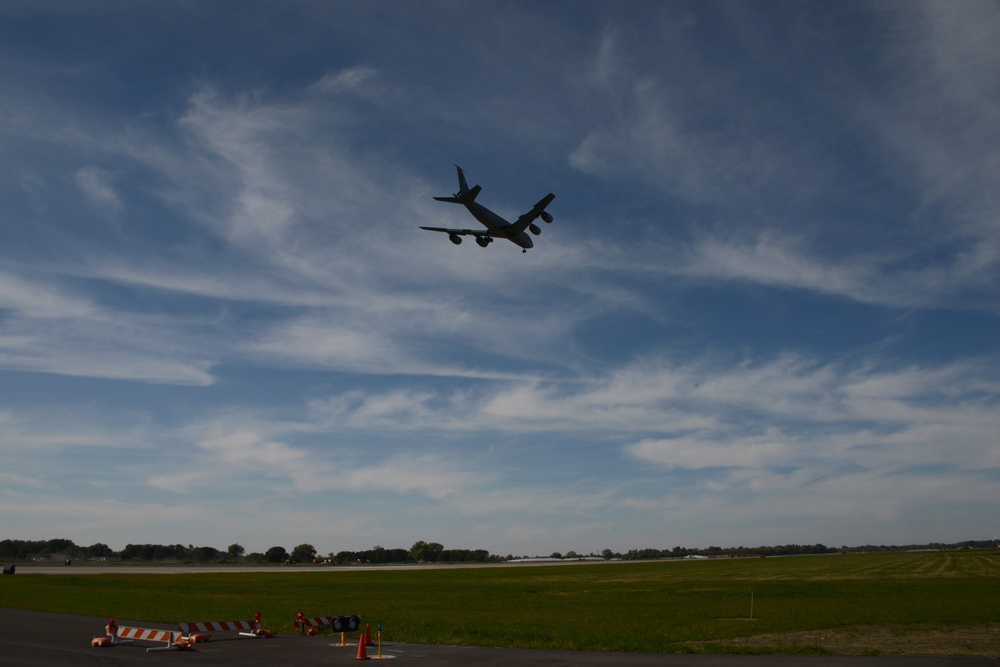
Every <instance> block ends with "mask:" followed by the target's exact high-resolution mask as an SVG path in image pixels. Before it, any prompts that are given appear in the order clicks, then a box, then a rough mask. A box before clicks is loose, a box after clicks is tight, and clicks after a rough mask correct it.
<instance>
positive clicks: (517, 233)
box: [420, 165, 556, 252]
mask: <svg viewBox="0 0 1000 667" xmlns="http://www.w3.org/2000/svg"><path fill="white" fill-rule="evenodd" d="M455 168H456V169H458V192H456V193H455V195H454V196H453V197H435V198H434V199H436V200H437V201H444V202H448V203H451V204H462V205H463V206H465V208H467V209H468V210H469V213H471V214H472V215H473V217H474V218H475V219H476V220H478V221H479V222H481V223H483V225H485V227H486V229H485V230H482V229H447V228H445V227H421V228H420V229H426V230H427V231H429V232H444V233H445V234H447V235H448V238H449V239H450V240H451V242H452V243H454V244H455V245H458V244H459V243H461V242H462V237H463V236H475V237H476V243H478V244H479V245H480V246H481V247H483V248H485V247H486V246H488V245H489V244H491V243H493V239H494V238H501V239H507V240H508V241H511V242H512V243H514V244H516V245H519V246H521V252H528V248H531V247H534V245H535V244H534V243H532V242H531V237H530V236H528V235H527V234H525V230H528V231H530V232H531V233H532V234H534V235H536V236H537V235H538V234H541V233H542V229H541V228H540V227H539V226H538V225H536V224H535V220H536V219H537V218H539V217H540V218H541V219H542V220H544V221H545V222H552V214H551V213H548V212H547V211H546V210H545V207H546V206H548V205H549V203H550V202H551V201H552V200H553V199H555V197H556V196H555V195H554V194H552V193H551V192H550V193H549V194H547V195H545V196H544V197H543V198H542V200H541V201H540V202H538V203H537V204H535V205H534V207H532V209H531V210H530V211H528V212H527V213H525V214H524V215H522V216H521V217H520V218H518V219H517V220H515V221H514V222H513V223H510V222H507V221H506V220H504V219H503V218H501V217H500V216H499V215H497V214H496V213H494V212H493V211H491V210H490V209H488V208H486V207H485V206H483V205H482V204H478V203H476V196H477V195H478V194H479V191H480V190H482V188H481V187H480V186H478V185H477V186H475V187H473V188H469V186H468V184H466V182H465V172H464V171H462V168H461V167H459V166H458V165H455Z"/></svg>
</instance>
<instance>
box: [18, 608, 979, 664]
mask: <svg viewBox="0 0 1000 667" xmlns="http://www.w3.org/2000/svg"><path fill="white" fill-rule="evenodd" d="M115 620H116V621H117V622H118V624H119V625H122V626H138V627H144V628H158V629H164V630H174V629H176V626H169V625H164V624H162V623H147V622H144V621H142V620H140V619H115ZM107 622H108V619H107V618H98V617H93V616H72V615H68V614H50V613H45V612H38V611H25V610H20V609H8V608H3V607H0V665H2V666H3V667H7V666H9V667H15V666H16V667H69V666H73V667H77V666H79V665H95V666H104V665H107V666H108V667H127V666H129V665H154V664H159V665H164V664H171V665H178V664H184V665H189V664H190V665H212V666H213V667H264V666H267V667H285V666H287V667H310V666H312V665H316V666H320V665H322V666H323V667H327V666H329V665H357V664H358V662H357V661H356V657H357V645H356V639H348V642H349V643H351V642H354V643H355V645H354V646H349V647H338V646H335V644H336V643H337V642H339V636H338V637H333V636H330V635H325V636H320V637H305V636H301V635H279V636H277V637H275V638H273V639H254V638H232V639H221V640H218V639H213V641H210V642H207V643H200V644H197V645H196V646H195V648H193V649H192V650H190V651H170V652H164V653H147V652H146V650H145V648H146V647H147V646H154V644H152V643H148V642H136V643H135V644H132V645H124V646H115V647H114V648H94V647H92V646H91V645H90V640H91V638H93V637H95V636H103V635H104V626H105V624H107ZM382 654H383V655H384V656H392V657H391V659H387V660H385V662H387V663H388V664H389V665H391V666H392V667H405V666H406V665H420V666H430V665H434V666H435V667H438V666H440V667H481V666H484V665H485V666H491V665H497V666H500V665H523V666H525V667H570V666H574V667H575V666H580V667H588V666H593V667H651V666H653V665H656V666H658V667H766V666H777V667H793V666H794V667H798V666H800V665H801V666H803V667H979V666H983V667H985V666H986V665H990V667H996V665H997V662H996V661H995V660H992V659H990V658H939V657H898V656H879V657H828V656H775V655H765V656H751V655H674V654H650V653H601V652H594V651H551V650H529V649H501V648H475V647H464V646H437V645H423V644H401V643H391V644H383V645H382ZM368 655H369V656H374V655H375V649H372V648H369V649H368ZM372 662H376V661H374V660H373V661H372Z"/></svg>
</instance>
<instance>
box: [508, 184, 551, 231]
mask: <svg viewBox="0 0 1000 667" xmlns="http://www.w3.org/2000/svg"><path fill="white" fill-rule="evenodd" d="M555 198H556V196H555V195H554V194H552V193H551V192H550V193H549V194H547V195H545V196H544V197H542V199H541V201H539V202H538V203H537V204H535V205H534V206H533V207H532V208H531V210H530V211H528V212H527V213H525V214H524V215H522V216H521V217H520V218H518V219H517V220H515V221H514V224H513V225H511V226H512V227H513V231H514V233H516V234H520V233H521V232H523V231H524V230H525V229H527V228H528V225H530V224H531V223H533V222H534V221H535V220H536V219H538V216H540V215H541V214H542V211H544V210H545V207H546V206H548V205H549V204H551V203H552V200H553V199H555ZM546 215H548V214H546ZM546 220H547V221H551V220H552V217H551V216H550V217H548V218H546Z"/></svg>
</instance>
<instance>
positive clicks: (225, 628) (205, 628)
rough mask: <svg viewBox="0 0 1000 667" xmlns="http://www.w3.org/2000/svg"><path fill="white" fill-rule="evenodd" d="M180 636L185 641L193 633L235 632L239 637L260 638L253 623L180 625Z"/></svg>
mask: <svg viewBox="0 0 1000 667" xmlns="http://www.w3.org/2000/svg"><path fill="white" fill-rule="evenodd" d="M180 631H181V634H182V635H184V638H185V639H189V638H190V637H191V635H193V634H195V633H199V634H201V633H204V634H210V633H218V632H236V633H239V636H240V637H261V636H263V635H260V634H258V633H257V624H256V623H255V622H254V621H204V622H200V623H181V624H180Z"/></svg>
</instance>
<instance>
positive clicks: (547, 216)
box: [542, 211, 552, 222]
mask: <svg viewBox="0 0 1000 667" xmlns="http://www.w3.org/2000/svg"><path fill="white" fill-rule="evenodd" d="M542 220H544V221H545V222H552V214H551V213H549V212H548V211H542Z"/></svg>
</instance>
